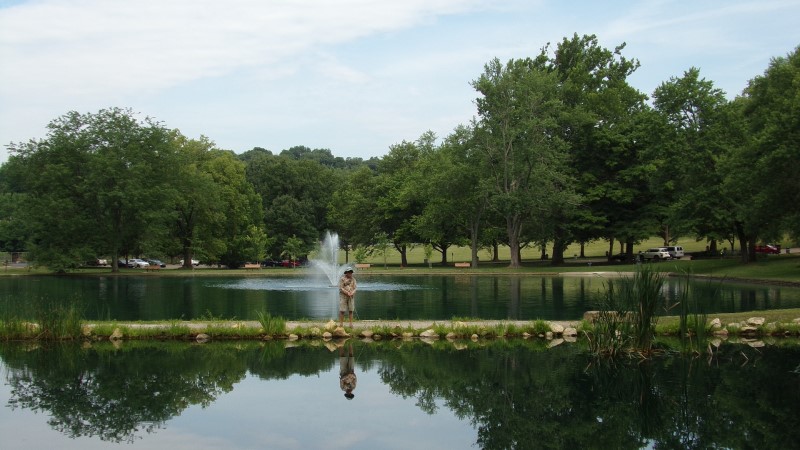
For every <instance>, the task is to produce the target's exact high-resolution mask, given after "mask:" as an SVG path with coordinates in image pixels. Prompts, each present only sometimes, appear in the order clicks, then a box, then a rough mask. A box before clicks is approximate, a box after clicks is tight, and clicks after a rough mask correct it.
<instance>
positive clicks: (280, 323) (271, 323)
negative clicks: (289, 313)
mask: <svg viewBox="0 0 800 450" xmlns="http://www.w3.org/2000/svg"><path fill="white" fill-rule="evenodd" d="M256 314H257V315H258V322H259V323H260V324H261V328H263V329H264V333H265V334H268V335H282V334H286V319H284V318H283V317H278V316H272V315H271V314H270V313H268V312H266V311H257V312H256Z"/></svg>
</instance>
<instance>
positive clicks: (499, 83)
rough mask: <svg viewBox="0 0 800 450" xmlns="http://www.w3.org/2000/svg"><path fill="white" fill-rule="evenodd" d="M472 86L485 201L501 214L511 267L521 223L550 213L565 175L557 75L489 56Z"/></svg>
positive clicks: (517, 258) (529, 62) (514, 263)
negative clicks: (488, 60) (483, 68)
mask: <svg viewBox="0 0 800 450" xmlns="http://www.w3.org/2000/svg"><path fill="white" fill-rule="evenodd" d="M472 85H473V87H474V88H475V90H476V91H478V92H479V93H480V95H481V96H480V97H478V99H477V100H476V104H477V106H478V115H479V119H478V123H477V126H476V130H475V135H476V145H477V147H478V148H479V149H480V150H481V152H482V153H483V168H484V170H485V171H486V178H487V184H486V186H487V189H489V192H490V195H489V202H490V203H489V204H490V205H491V207H492V208H493V209H495V210H496V211H497V212H498V213H499V214H500V215H501V216H502V217H503V218H504V219H505V225H506V233H507V236H508V245H509V248H510V251H511V263H510V266H511V267H519V266H520V251H519V250H520V244H521V242H520V236H521V233H522V227H523V224H524V222H525V221H526V220H527V218H528V217H529V216H531V215H543V214H547V213H549V212H550V211H551V208H552V206H553V204H554V202H556V201H557V200H556V198H558V197H559V193H560V192H563V191H564V189H565V188H566V186H565V184H564V182H565V181H567V179H568V177H567V176H566V162H567V161H566V159H565V156H566V153H565V150H566V147H565V143H564V141H563V140H562V138H561V136H560V130H559V118H560V116H561V114H562V113H563V105H562V102H561V99H560V92H559V87H558V80H557V78H556V77H555V76H554V75H553V74H552V73H549V72H548V71H546V70H543V69H542V68H540V67H539V66H538V65H537V64H536V62H534V61H533V60H531V59H519V60H511V61H509V62H508V63H507V64H506V65H503V64H501V63H500V61H499V60H497V59H494V60H492V61H491V62H489V63H488V64H487V65H486V66H485V71H484V73H483V74H482V75H481V76H480V77H479V78H478V79H477V80H475V81H473V82H472Z"/></svg>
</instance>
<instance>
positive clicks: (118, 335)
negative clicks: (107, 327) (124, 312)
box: [108, 328, 122, 341]
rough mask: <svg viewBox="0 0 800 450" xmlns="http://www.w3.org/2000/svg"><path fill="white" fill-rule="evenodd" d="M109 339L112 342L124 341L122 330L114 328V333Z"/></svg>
mask: <svg viewBox="0 0 800 450" xmlns="http://www.w3.org/2000/svg"><path fill="white" fill-rule="evenodd" d="M108 338H109V339H111V340H112V341H118V340H120V339H122V330H120V329H119V328H114V331H113V332H112V333H111V336H109V337H108Z"/></svg>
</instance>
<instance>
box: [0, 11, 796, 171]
mask: <svg viewBox="0 0 800 450" xmlns="http://www.w3.org/2000/svg"><path fill="white" fill-rule="evenodd" d="M798 23H800V0H754V1H749V0H708V1H679V0H640V1H622V0H607V1H596V0H593V1H583V0H573V1H563V0H561V1H559V0H506V1H488V0H487V1H484V0H400V1H398V0H386V1H384V0H316V1H315V0H225V1H222V0H217V1H214V0H0V144H2V148H0V163H2V162H5V161H6V160H7V158H8V151H7V148H6V146H7V145H8V144H9V143H11V142H17V143H19V142H26V141H28V140H30V139H37V140H38V139H44V138H46V137H47V124H48V123H50V122H51V121H53V120H54V119H56V118H58V117H60V116H62V115H64V114H66V113H68V112H69V111H78V112H81V113H96V112H98V111H100V110H101V109H106V108H111V107H120V108H130V109H131V110H132V111H134V112H135V113H136V114H137V117H139V118H142V119H143V118H145V117H151V118H154V119H156V120H158V121H160V122H162V123H163V124H164V125H165V126H166V127H168V128H171V129H178V130H180V131H181V133H182V134H183V135H185V136H187V137H190V138H199V137H200V136H206V137H207V138H209V139H210V140H211V141H213V142H215V143H216V145H217V147H219V148H222V149H227V150H232V151H234V152H236V153H242V152H245V151H247V150H250V149H252V148H254V147H261V148H265V149H267V150H270V151H272V152H273V153H275V154H277V153H280V151H282V150H285V149H288V148H291V147H294V146H298V145H302V146H306V147H309V148H312V149H317V148H324V149H329V150H330V151H331V152H332V153H333V155H335V156H341V157H345V158H347V157H360V158H364V159H367V158H370V157H373V156H377V157H380V156H383V155H385V154H387V153H388V152H389V150H390V148H391V146H393V145H396V144H399V143H401V142H403V141H415V140H416V139H417V138H419V137H420V136H421V135H422V134H423V133H425V132H426V131H429V130H430V131H433V132H435V133H436V135H437V136H438V137H439V138H444V137H446V136H447V135H448V134H450V133H451V132H452V131H453V130H454V129H455V128H456V127H457V126H458V125H460V124H467V123H469V121H470V120H471V119H472V118H473V117H474V116H475V115H476V109H475V99H476V98H477V92H476V91H475V90H474V89H473V88H472V86H471V84H470V83H471V82H472V81H473V80H475V79H477V78H478V77H479V76H480V75H481V74H482V73H483V70H484V66H485V65H486V64H487V63H488V62H489V61H490V60H492V59H493V58H498V59H499V60H500V61H501V62H507V61H508V60H510V59H514V58H525V57H535V56H536V55H538V54H539V53H540V51H541V49H542V48H543V47H544V46H545V45H547V44H548V43H550V44H551V48H552V47H553V46H555V45H556V44H557V43H558V42H560V41H561V40H562V39H564V38H570V37H572V36H573V35H574V34H576V33H577V34H578V35H585V34H594V35H596V36H597V38H598V40H599V42H600V45H602V46H604V47H606V48H609V49H613V48H614V47H616V46H617V45H619V44H622V43H625V44H626V47H625V49H624V50H623V53H622V54H623V56H625V57H627V58H635V59H638V60H639V62H640V63H641V67H640V68H639V69H638V70H637V71H636V72H635V73H634V74H633V75H631V76H630V77H629V82H630V83H631V84H632V85H633V86H634V87H636V88H637V89H639V90H640V91H642V92H643V93H645V94H648V95H650V94H652V92H653V91H654V89H655V88H657V87H658V86H659V85H660V84H661V83H663V82H666V81H669V80H670V78H673V77H676V78H677V77H681V76H682V75H683V73H684V72H685V71H686V70H688V69H689V68H691V67H697V68H699V69H700V75H701V77H703V78H705V79H707V80H710V81H712V82H713V83H714V86H715V87H717V88H720V89H722V90H723V91H725V93H726V95H727V97H728V98H730V99H733V98H734V97H735V96H736V95H739V94H741V92H742V90H743V89H744V88H745V87H746V86H747V82H748V81H749V80H751V79H752V78H754V77H756V76H759V75H762V74H763V73H764V71H765V70H766V69H767V67H768V65H769V62H770V60H771V59H772V58H775V57H783V56H786V55H787V54H789V53H790V52H792V51H793V50H794V49H795V48H796V47H797V46H798V45H800V26H798V25H797V24H798Z"/></svg>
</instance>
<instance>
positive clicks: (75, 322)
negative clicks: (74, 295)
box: [32, 297, 83, 340]
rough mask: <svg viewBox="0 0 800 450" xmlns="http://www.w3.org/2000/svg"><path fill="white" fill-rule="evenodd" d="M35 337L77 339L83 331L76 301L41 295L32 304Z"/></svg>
mask: <svg viewBox="0 0 800 450" xmlns="http://www.w3.org/2000/svg"><path fill="white" fill-rule="evenodd" d="M32 314H33V318H34V321H35V322H36V324H37V325H38V328H37V330H36V331H37V336H36V337H37V339H55V340H59V339H77V338H79V337H80V336H81V334H82V331H83V319H82V314H81V311H80V309H79V307H78V302H77V301H75V300H70V301H67V302H66V303H63V302H59V301H55V300H51V299H49V298H46V297H41V298H40V299H39V300H37V301H35V302H34V304H33V312H32Z"/></svg>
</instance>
